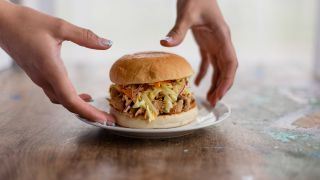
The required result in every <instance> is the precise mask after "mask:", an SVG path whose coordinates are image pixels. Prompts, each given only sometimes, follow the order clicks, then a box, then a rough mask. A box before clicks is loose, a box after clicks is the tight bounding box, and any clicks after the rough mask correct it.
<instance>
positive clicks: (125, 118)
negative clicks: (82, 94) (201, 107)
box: [108, 52, 198, 128]
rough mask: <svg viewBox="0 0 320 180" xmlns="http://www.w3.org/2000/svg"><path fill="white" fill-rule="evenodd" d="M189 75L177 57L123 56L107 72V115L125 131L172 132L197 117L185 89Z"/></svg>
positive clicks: (185, 64) (163, 54) (191, 97)
mask: <svg viewBox="0 0 320 180" xmlns="http://www.w3.org/2000/svg"><path fill="white" fill-rule="evenodd" d="M192 74H193V70H192V68H191V66H190V64H189V63H188V62H187V61H186V60H185V59H184V58H183V57H181V56H178V55H176V54H172V53H166V52H140V53H135V54H130V55H125V56H123V57H121V58H120V59H119V60H117V61H116V62H115V63H114V64H113V66H112V67H111V70H110V79H111V81H112V82H113V83H114V84H112V85H111V86H110V89H109V91H110V98H108V101H109V104H110V106H111V113H112V114H113V115H114V116H115V117H116V119H117V121H116V123H117V124H118V125H120V126H123V127H128V128H173V127H178V126H183V125H186V124H188V123H190V122H192V121H193V120H195V119H196V117H197V112H198V111H197V105H196V101H195V98H194V95H193V93H192V92H191V90H190V87H189V83H188V82H189V77H190V76H191V75H192Z"/></svg>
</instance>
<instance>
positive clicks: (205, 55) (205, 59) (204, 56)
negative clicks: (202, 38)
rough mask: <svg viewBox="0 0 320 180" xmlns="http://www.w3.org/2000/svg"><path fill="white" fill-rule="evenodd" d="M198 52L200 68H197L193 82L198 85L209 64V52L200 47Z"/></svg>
mask: <svg viewBox="0 0 320 180" xmlns="http://www.w3.org/2000/svg"><path fill="white" fill-rule="evenodd" d="M200 54H201V64H200V69H199V72H198V75H197V77H196V79H195V84H196V85H197V86H199V84H200V82H201V80H202V79H203V78H204V76H205V75H206V73H207V71H208V67H209V64H210V61H209V54H208V53H207V52H206V51H204V50H202V49H200Z"/></svg>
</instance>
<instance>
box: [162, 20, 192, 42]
mask: <svg viewBox="0 0 320 180" xmlns="http://www.w3.org/2000/svg"><path fill="white" fill-rule="evenodd" d="M190 26H191V23H189V22H188V21H186V20H184V19H181V20H178V19H177V21H176V24H175V25H174V27H173V28H172V29H171V31H170V32H169V33H168V35H167V36H166V37H165V38H164V39H162V40H161V41H160V44H161V45H162V46H166V47H173V46H177V45H179V44H180V43H181V42H182V41H183V39H184V37H185V36H186V34H187V31H188V29H189V28H190Z"/></svg>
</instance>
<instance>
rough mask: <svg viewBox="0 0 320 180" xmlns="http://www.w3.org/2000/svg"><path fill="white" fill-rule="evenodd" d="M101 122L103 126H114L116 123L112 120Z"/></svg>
mask: <svg viewBox="0 0 320 180" xmlns="http://www.w3.org/2000/svg"><path fill="white" fill-rule="evenodd" d="M102 124H103V125H104V126H112V127H114V126H116V124H115V123H114V122H110V121H105V122H103V123H102Z"/></svg>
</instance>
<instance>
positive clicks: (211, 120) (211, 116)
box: [77, 97, 231, 139]
mask: <svg viewBox="0 0 320 180" xmlns="http://www.w3.org/2000/svg"><path fill="white" fill-rule="evenodd" d="M196 101H197V105H198V109H199V112H198V117H197V119H196V120H195V121H193V122H192V123H190V124H188V125H185V126H181V127H176V128H169V129H132V128H125V127H120V126H117V125H116V126H107V125H103V124H100V123H97V122H91V121H88V120H86V119H84V118H81V117H79V116H77V117H78V118H79V119H80V120H81V121H83V122H85V123H88V124H90V125H94V126H97V127H101V128H104V129H106V130H108V131H110V132H111V133H114V134H116V135H119V136H125V137H132V138H147V139H161V138H173V137H180V136H184V135H187V134H190V133H192V132H194V131H195V130H198V129H202V128H205V127H208V126H212V125H216V124H218V123H220V122H221V121H223V120H225V119H226V118H227V117H229V115H230V113H231V110H230V108H229V107H228V106H227V105H226V104H224V103H222V102H219V103H218V104H217V105H216V107H215V108H212V107H211V106H210V105H209V103H208V102H207V101H206V100H204V99H202V98H198V97H197V98H196ZM91 104H92V105H93V106H95V107H97V108H98V109H101V110H104V111H106V112H109V110H110V106H109V103H108V102H107V100H106V98H97V99H95V100H94V101H93V102H91Z"/></svg>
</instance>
